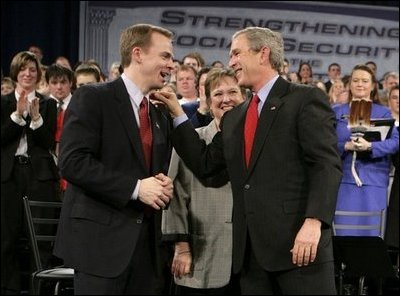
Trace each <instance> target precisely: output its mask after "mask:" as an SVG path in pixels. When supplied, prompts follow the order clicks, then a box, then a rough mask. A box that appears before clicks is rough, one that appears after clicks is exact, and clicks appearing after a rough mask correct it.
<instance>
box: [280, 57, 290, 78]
mask: <svg viewBox="0 0 400 296" xmlns="http://www.w3.org/2000/svg"><path fill="white" fill-rule="evenodd" d="M289 68H290V64H289V60H288V59H287V58H284V59H283V66H282V69H281V71H280V75H281V77H282V78H283V79H285V80H289V81H290V78H289Z"/></svg>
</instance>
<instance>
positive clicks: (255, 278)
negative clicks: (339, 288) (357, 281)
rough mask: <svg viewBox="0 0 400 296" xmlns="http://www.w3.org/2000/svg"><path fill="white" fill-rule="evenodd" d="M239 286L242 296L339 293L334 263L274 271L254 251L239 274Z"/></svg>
mask: <svg viewBox="0 0 400 296" xmlns="http://www.w3.org/2000/svg"><path fill="white" fill-rule="evenodd" d="M247 249H249V248H247ZM317 256H318V254H317ZM240 287H241V291H242V295H336V294H337V292H336V286H335V274H334V264H333V262H326V263H321V264H311V265H308V266H303V267H296V268H293V269H290V270H284V271H274V272H271V271H266V270H264V269H263V268H262V267H261V266H260V265H259V264H258V262H257V260H256V258H255V256H254V253H253V251H252V250H251V249H250V250H249V251H248V252H247V254H246V259H245V264H244V268H243V270H242V272H241V274H240Z"/></svg>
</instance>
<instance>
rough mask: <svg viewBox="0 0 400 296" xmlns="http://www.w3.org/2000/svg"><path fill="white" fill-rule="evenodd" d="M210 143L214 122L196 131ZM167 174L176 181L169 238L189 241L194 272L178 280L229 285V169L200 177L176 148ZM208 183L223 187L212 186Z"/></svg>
mask: <svg viewBox="0 0 400 296" xmlns="http://www.w3.org/2000/svg"><path fill="white" fill-rule="evenodd" d="M197 132H198V133H199V136H200V138H202V139H204V140H205V141H206V142H207V143H209V142H211V140H212V138H213V137H214V135H215V134H216V132H217V129H216V126H215V122H214V121H212V122H211V123H210V124H209V125H208V126H206V127H202V128H200V129H198V130H197ZM168 175H169V176H170V177H171V178H172V179H173V180H174V188H175V192H174V198H173V199H172V201H171V203H170V205H169V207H168V209H166V210H164V211H163V215H162V233H163V235H164V238H165V239H166V240H173V241H185V240H189V241H190V246H191V250H192V255H193V267H194V270H193V275H191V276H185V277H182V278H180V279H178V278H175V283H176V284H178V285H181V286H187V287H191V288H199V289H206V288H219V287H223V286H225V285H227V284H228V282H229V279H230V275H231V266H232V206H233V201H232V190H231V185H230V183H229V182H228V183H227V174H226V171H225V172H222V174H219V175H217V176H214V177H212V178H208V179H204V180H201V181H200V180H199V179H197V178H196V177H195V176H194V175H193V173H192V172H191V171H190V170H189V169H188V168H187V167H186V166H185V164H184V163H183V161H182V160H181V159H180V158H179V156H178V155H177V154H176V152H175V151H174V152H173V154H172V159H171V164H170V168H169V172H168ZM207 186H213V187H216V186H222V187H219V188H211V187H207Z"/></svg>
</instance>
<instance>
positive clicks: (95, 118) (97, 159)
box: [54, 24, 173, 295]
mask: <svg viewBox="0 0 400 296" xmlns="http://www.w3.org/2000/svg"><path fill="white" fill-rule="evenodd" d="M171 38H172V33H171V32H170V31H168V30H165V29H163V28H160V27H156V26H151V25H145V24H139V25H135V26H131V27H129V28H127V29H125V30H124V31H123V32H122V35H121V41H120V52H121V65H122V67H123V68H124V73H123V74H122V75H121V77H120V78H118V79H116V80H114V81H112V82H109V83H105V84H97V85H87V86H83V87H81V88H79V89H78V90H77V91H76V92H75V93H74V94H73V98H72V100H71V103H70V105H69V106H68V109H67V111H66V114H65V122H64V130H63V135H62V137H61V143H60V160H59V166H60V170H61V173H62V176H63V177H64V178H65V179H66V180H67V181H68V183H69V185H68V187H67V190H66V193H65V196H64V201H63V203H64V204H63V208H62V213H61V221H60V225H59V228H58V233H57V240H56V244H55V249H54V252H55V255H57V256H59V257H61V258H62V259H64V262H65V264H66V265H67V266H70V267H73V268H74V269H75V278H74V289H75V294H78V295H88V294H97V295H105V294H109V295H111V294H112V295H127V294H135V295H141V294H150V295H151V294H152V295H155V294H161V289H162V287H163V278H162V276H161V271H160V270H158V269H159V268H158V267H160V265H161V264H163V262H162V259H163V255H164V254H163V249H162V248H161V243H160V237H161V229H160V225H161V224H160V223H161V212H160V211H159V210H160V209H161V208H163V207H165V206H166V204H167V203H168V202H169V200H170V198H171V196H172V191H173V190H172V187H173V186H172V181H171V179H170V178H168V177H167V176H165V175H164V174H163V173H165V172H166V171H167V169H168V163H169V157H170V151H171V149H170V148H171V145H170V140H169V137H170V130H171V123H170V118H169V117H167V116H166V114H165V112H164V113H163V112H161V111H160V110H159V109H157V108H156V107H155V106H153V105H152V104H148V102H149V98H148V97H149V92H150V91H151V90H152V89H153V88H161V87H162V85H163V84H164V82H165V79H167V76H168V75H169V73H170V72H171V70H172V68H173V62H172V57H173V56H172V41H171ZM147 108H148V110H146V109H147ZM143 111H144V112H143ZM149 121H150V122H149ZM145 129H146V130H145ZM144 133H146V134H144ZM149 140H150V141H149Z"/></svg>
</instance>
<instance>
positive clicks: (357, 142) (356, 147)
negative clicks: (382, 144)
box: [345, 137, 371, 151]
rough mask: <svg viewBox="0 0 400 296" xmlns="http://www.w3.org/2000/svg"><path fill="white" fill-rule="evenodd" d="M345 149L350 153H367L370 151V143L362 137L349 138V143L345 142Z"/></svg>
mask: <svg viewBox="0 0 400 296" xmlns="http://www.w3.org/2000/svg"><path fill="white" fill-rule="evenodd" d="M345 149H346V150H351V151H367V150H370V149H371V143H370V142H368V141H367V140H365V139H364V138H362V137H351V138H350V141H349V142H346V144H345Z"/></svg>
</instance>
